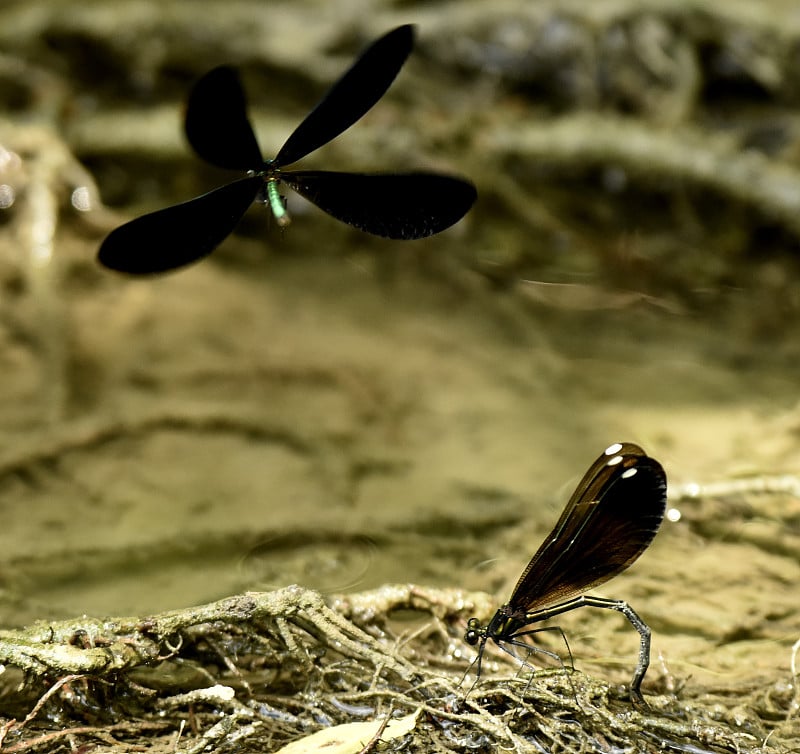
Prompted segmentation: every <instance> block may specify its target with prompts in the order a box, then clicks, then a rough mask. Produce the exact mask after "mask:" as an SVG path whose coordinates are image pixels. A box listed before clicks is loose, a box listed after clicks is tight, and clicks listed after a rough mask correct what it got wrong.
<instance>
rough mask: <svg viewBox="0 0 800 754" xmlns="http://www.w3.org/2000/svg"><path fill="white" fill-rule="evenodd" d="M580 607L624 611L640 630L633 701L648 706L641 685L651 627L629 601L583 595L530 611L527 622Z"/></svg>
mask: <svg viewBox="0 0 800 754" xmlns="http://www.w3.org/2000/svg"><path fill="white" fill-rule="evenodd" d="M579 607H603V608H606V609H608V610H616V611H617V612H618V613H622V614H623V615H624V616H625V617H626V618H627V619H628V621H629V622H630V624H631V625H632V626H633V627H634V628H635V629H636V630H637V631H638V633H639V662H638V663H637V665H636V670H635V671H634V672H633V679H632V680H631V701H632V702H633V703H634V704H635V705H637V706H640V707H646V706H647V704H646V702H645V701H644V697H643V696H642V692H641V685H642V680H644V676H645V673H647V668H648V667H649V665H650V627H649V626H648V625H647V624H646V623H645V622H644V621H643V620H642V619H641V618H640V617H639V614H638V613H637V612H636V611H635V610H634V609H633V608H632V607H631V606H630V605H629V604H628V603H627V602H624V601H623V600H612V599H608V598H606V597H590V596H587V595H581V596H580V597H575V599H571V600H568V601H567V602H562V603H561V604H560V605H554V606H553V607H548V608H545V609H543V610H537V611H536V612H533V613H529V614H528V615H527V616H526V622H530V623H535V622H537V621H540V620H546V619H547V618H552V617H554V616H556V615H561V614H562V613H567V612H569V611H570V610H576V609H577V608H579Z"/></svg>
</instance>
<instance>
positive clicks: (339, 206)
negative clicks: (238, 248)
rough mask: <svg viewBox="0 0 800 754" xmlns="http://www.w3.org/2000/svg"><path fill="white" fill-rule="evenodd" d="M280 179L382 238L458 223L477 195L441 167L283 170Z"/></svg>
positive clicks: (422, 232)
mask: <svg viewBox="0 0 800 754" xmlns="http://www.w3.org/2000/svg"><path fill="white" fill-rule="evenodd" d="M281 180H283V181H284V182H285V183H287V184H288V185H289V186H291V187H292V188H293V189H294V190H295V191H297V193H298V194H301V195H302V196H304V197H305V198H306V199H308V200H309V201H310V202H313V203H314V204H316V205H317V206H318V207H319V208H320V209H322V210H324V211H325V212H327V213H328V214H329V215H333V217H335V218H336V219H337V220H341V221H342V222H345V223H347V224H348V225H352V226H353V227H355V228H358V229H359V230H363V231H366V232H367V233H372V234H374V235H376V236H382V237H384V238H394V239H398V240H411V239H416V238H425V237H426V236H432V235H434V234H435V233H439V232H441V231H443V230H444V229H445V228H449V227H450V226H451V225H453V224H454V223H457V222H458V221H459V220H460V219H461V218H462V217H463V216H464V215H465V214H466V213H467V211H468V210H469V208H470V207H471V206H472V204H473V203H474V201H475V198H476V196H477V194H476V192H475V187H474V186H473V185H472V184H471V183H469V182H467V181H464V180H462V179H460V178H455V177H453V176H449V175H441V174H438V173H375V174H363V173H335V172H326V171H318V170H307V171H297V172H291V173H282V174H281Z"/></svg>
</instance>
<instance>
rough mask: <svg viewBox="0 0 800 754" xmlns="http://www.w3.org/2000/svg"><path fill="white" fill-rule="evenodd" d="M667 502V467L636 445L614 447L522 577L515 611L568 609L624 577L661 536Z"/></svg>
mask: <svg viewBox="0 0 800 754" xmlns="http://www.w3.org/2000/svg"><path fill="white" fill-rule="evenodd" d="M609 451H613V452H609ZM666 501H667V479H666V474H665V473H664V469H663V468H662V467H661V464H659V463H658V461H656V460H655V459H653V458H650V457H649V456H647V455H645V453H644V451H643V450H642V449H641V448H640V447H638V446H637V445H634V444H632V443H623V444H617V445H612V446H611V447H610V448H609V449H608V450H607V451H606V452H605V453H604V454H603V455H601V456H600V458H598V459H597V461H595V462H594V464H593V465H592V466H591V468H590V469H589V471H588V472H587V473H586V474H585V476H584V477H583V479H582V480H581V482H580V483H579V484H578V487H577V489H576V490H575V492H574V493H573V495H572V497H571V498H570V500H569V502H568V503H567V506H566V508H565V509H564V512H563V513H562V514H561V518H560V519H559V520H558V523H557V524H556V526H555V528H554V529H553V531H552V532H551V533H550V535H549V536H548V537H547V538H546V539H545V541H544V542H543V544H542V546H541V547H540V548H539V550H538V551H537V552H536V554H535V555H534V556H533V558H531V561H530V563H529V564H528V567H527V568H526V569H525V571H524V572H523V574H522V576H520V579H519V581H518V582H517V585H516V587H515V589H514V592H513V593H512V595H511V599H510V600H509V604H510V607H511V610H512V612H514V613H516V614H519V613H525V612H532V611H535V610H538V609H541V608H543V607H546V606H548V605H551V604H555V603H558V602H563V601H565V600H568V599H571V598H572V597H576V596H578V595H579V594H582V593H583V592H585V591H587V590H589V589H591V588H592V587H595V586H598V585H599V584H602V583H604V582H606V581H608V580H609V579H611V578H613V577H614V576H615V575H617V574H618V573H620V572H621V571H624V570H625V569H626V568H627V567H628V566H630V565H631V563H633V562H634V561H635V560H636V559H637V558H638V557H639V556H640V555H641V554H642V552H644V550H645V549H646V548H647V546H648V545H649V544H650V542H651V541H652V540H653V537H655V535H656V532H657V531H658V528H659V526H660V525H661V521H662V520H663V518H664V511H665V509H666Z"/></svg>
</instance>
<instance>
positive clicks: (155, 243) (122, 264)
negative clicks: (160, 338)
mask: <svg viewBox="0 0 800 754" xmlns="http://www.w3.org/2000/svg"><path fill="white" fill-rule="evenodd" d="M261 183H262V180H261V178H258V177H253V178H243V179H242V180H241V181H235V182H234V183H230V184H228V185H227V186H222V187H221V188H218V189H215V190H214V191H210V192H209V193H207V194H203V195H202V196H198V197H197V198H196V199H190V200H189V201H188V202H183V203H182V204H176V205H175V206H174V207H167V208H166V209H162V210H158V211H157V212H151V213H150V214H149V215H143V216H142V217H137V218H136V219H135V220H131V221H130V222H128V223H125V225H121V226H120V227H119V228H117V229H116V230H113V231H111V233H110V234H109V235H108V236H107V237H106V239H105V241H103V243H102V245H101V246H100V251H99V252H98V253H97V258H98V260H99V261H100V263H101V264H103V265H105V266H106V267H109V268H111V269H112V270H117V271H119V272H127V273H129V274H131V275H147V274H152V273H157V272H166V271H167V270H173V269H175V268H176V267H182V266H183V265H186V264H190V263H191V262H195V261H197V260H198V259H201V258H202V257H204V256H206V254H210V253H211V252H212V251H213V250H214V249H215V248H216V247H217V246H218V245H219V244H220V243H222V241H224V240H225V238H227V237H228V235H230V233H231V232H232V231H233V229H234V228H235V227H236V225H237V223H238V222H239V220H241V218H242V215H244V213H245V212H246V211H247V208H248V207H249V206H250V204H251V203H252V202H253V200H254V199H255V197H256V194H257V193H258V190H259V187H260V185H261Z"/></svg>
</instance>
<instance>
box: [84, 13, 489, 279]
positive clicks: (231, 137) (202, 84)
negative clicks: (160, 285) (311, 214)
mask: <svg viewBox="0 0 800 754" xmlns="http://www.w3.org/2000/svg"><path fill="white" fill-rule="evenodd" d="M413 43H414V28H413V26H409V25H406V26H400V27H398V28H396V29H393V30H392V31H390V32H388V33H387V34H385V35H384V36H382V37H380V38H379V39H378V40H376V41H375V42H373V43H372V45H371V46H370V47H368V48H367V49H366V50H365V51H364V52H363V53H362V54H361V56H360V57H359V58H358V59H357V60H356V62H355V63H354V64H353V65H352V66H351V67H350V68H349V69H348V70H347V71H346V72H345V73H344V74H343V75H342V76H341V77H340V78H339V80H338V81H336V83H335V84H333V86H332V87H331V88H330V89H329V90H328V92H327V93H326V94H325V96H324V97H323V98H322V100H321V101H320V102H319V103H318V104H317V106H316V107H315V108H314V109H313V110H312V111H311V112H310V113H309V114H308V115H307V116H306V118H305V119H304V120H303V121H302V122H301V123H300V125H299V126H298V127H297V128H296V129H295V130H294V132H293V133H292V134H291V136H289V138H288V139H287V140H286V142H285V143H284V145H283V146H282V147H281V148H280V150H279V151H278V153H277V155H275V157H274V158H272V159H271V160H264V159H263V157H262V154H261V149H260V148H259V146H258V141H257V140H256V136H255V133H254V131H253V127H252V126H251V124H250V120H249V118H248V115H247V101H246V98H245V94H244V89H243V88H242V85H241V82H240V80H239V76H238V74H237V73H236V71H235V70H234V69H233V68H230V67H228V66H221V67H219V68H214V69H213V70H211V71H210V72H209V73H207V74H206V75H205V76H203V77H202V78H201V79H200V80H199V81H198V82H197V83H196V84H195V85H194V87H193V89H192V90H191V92H190V95H189V99H188V103H187V108H186V122H185V130H186V136H187V138H188V140H189V143H190V144H191V146H192V148H193V149H194V151H195V152H196V153H197V154H198V155H199V156H200V157H202V158H203V159H204V160H206V161H207V162H210V163H211V164H212V165H215V166H217V167H220V168H225V169H229V170H238V171H244V172H246V173H247V177H245V178H241V179H239V180H236V181H233V182H232V183H229V184H227V185H225V186H221V187H219V188H217V189H214V190H213V191H210V192H209V193H207V194H203V195H202V196H199V197H197V198H195V199H190V200H189V201H186V202H183V203H181V204H177V205H174V206H172V207H167V208H166V209H162V210H158V211H156V212H152V213H150V214H147V215H143V216H142V217H138V218H136V219H134V220H131V221H130V222H128V223H125V224H124V225H122V226H120V227H119V228H116V229H115V230H113V231H112V232H111V233H110V234H109V235H108V236H107V237H106V239H105V240H104V241H103V243H102V245H101V246H100V250H99V252H98V259H99V261H100V262H101V263H102V264H103V265H105V266H106V267H109V268H111V269H114V270H118V271H120V272H127V273H130V274H150V273H158V272H165V271H168V270H172V269H175V268H177V267H182V266H184V265H187V264H190V263H192V262H194V261H196V260H198V259H201V258H202V257H204V256H206V255H207V254H209V253H211V252H212V251H213V250H214V249H215V248H216V247H217V246H218V245H219V244H220V243H222V241H224V240H225V238H227V237H228V236H229V235H230V234H231V233H232V232H233V229H234V228H235V227H236V225H237V224H238V223H239V220H241V218H242V216H243V215H244V213H245V212H246V211H247V209H248V207H249V206H250V205H251V204H252V203H253V201H255V200H256V198H258V199H260V200H261V201H262V202H263V203H268V204H269V205H270V208H271V209H272V213H273V215H274V216H275V220H276V222H277V223H278V225H281V226H283V225H287V224H288V223H289V215H288V212H287V209H286V203H285V200H284V198H283V197H282V196H281V195H280V191H279V184H281V183H284V184H286V185H288V186H290V187H291V188H292V189H294V190H295V191H296V192H297V193H298V194H301V195H302V196H304V197H305V198H306V199H308V200H309V201H310V202H312V203H313V204H316V205H317V206H318V207H319V208H320V209H322V210H324V211H325V212H327V213H328V214H330V215H332V216H333V217H335V218H337V219H338V220H341V221H342V222H345V223H347V224H349V225H352V226H354V227H356V228H359V229H360V230H363V231H366V232H368V233H372V234H374V235H377V236H383V237H385V238H391V239H399V240H412V239H418V238H424V237H426V236H431V235H434V234H435V233H439V232H440V231H442V230H444V229H445V228H448V227H450V226H451V225H453V224H454V223H456V222H458V221H459V220H460V219H461V218H462V217H463V216H464V215H465V214H466V213H467V211H468V210H469V208H470V207H471V206H472V204H473V203H474V201H475V198H476V196H477V194H476V191H475V187H474V186H473V185H472V184H471V183H470V182H469V181H465V180H463V179H461V178H457V177H455V176H451V175H445V174H440V173H430V172H408V173H343V172H334V171H324V170H291V171H287V170H284V169H283V168H284V167H285V166H287V165H291V164H293V163H295V162H296V161H297V160H299V159H301V158H302V157H305V156H306V155H307V154H309V153H310V152H313V151H314V150H316V149H318V148H320V147H321V146H323V145H324V144H327V143H328V142H329V141H331V140H332V139H334V138H336V137H337V136H338V135H339V134H341V133H342V132H343V131H345V130H346V129H347V128H349V127H350V126H351V125H353V124H354V123H355V122H356V121H358V120H359V119H360V118H361V117H362V116H363V115H364V114H365V113H366V112H367V111H368V110H370V108H372V106H373V105H375V103H376V102H377V101H378V100H379V99H380V98H381V97H382V96H383V94H384V93H385V92H386V90H387V89H388V88H389V86H390V85H391V83H392V81H394V79H395V77H396V76H397V74H398V73H399V71H400V69H401V68H402V66H403V64H404V63H405V61H406V58H407V57H408V55H409V53H410V52H411V48H412V46H413Z"/></svg>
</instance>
